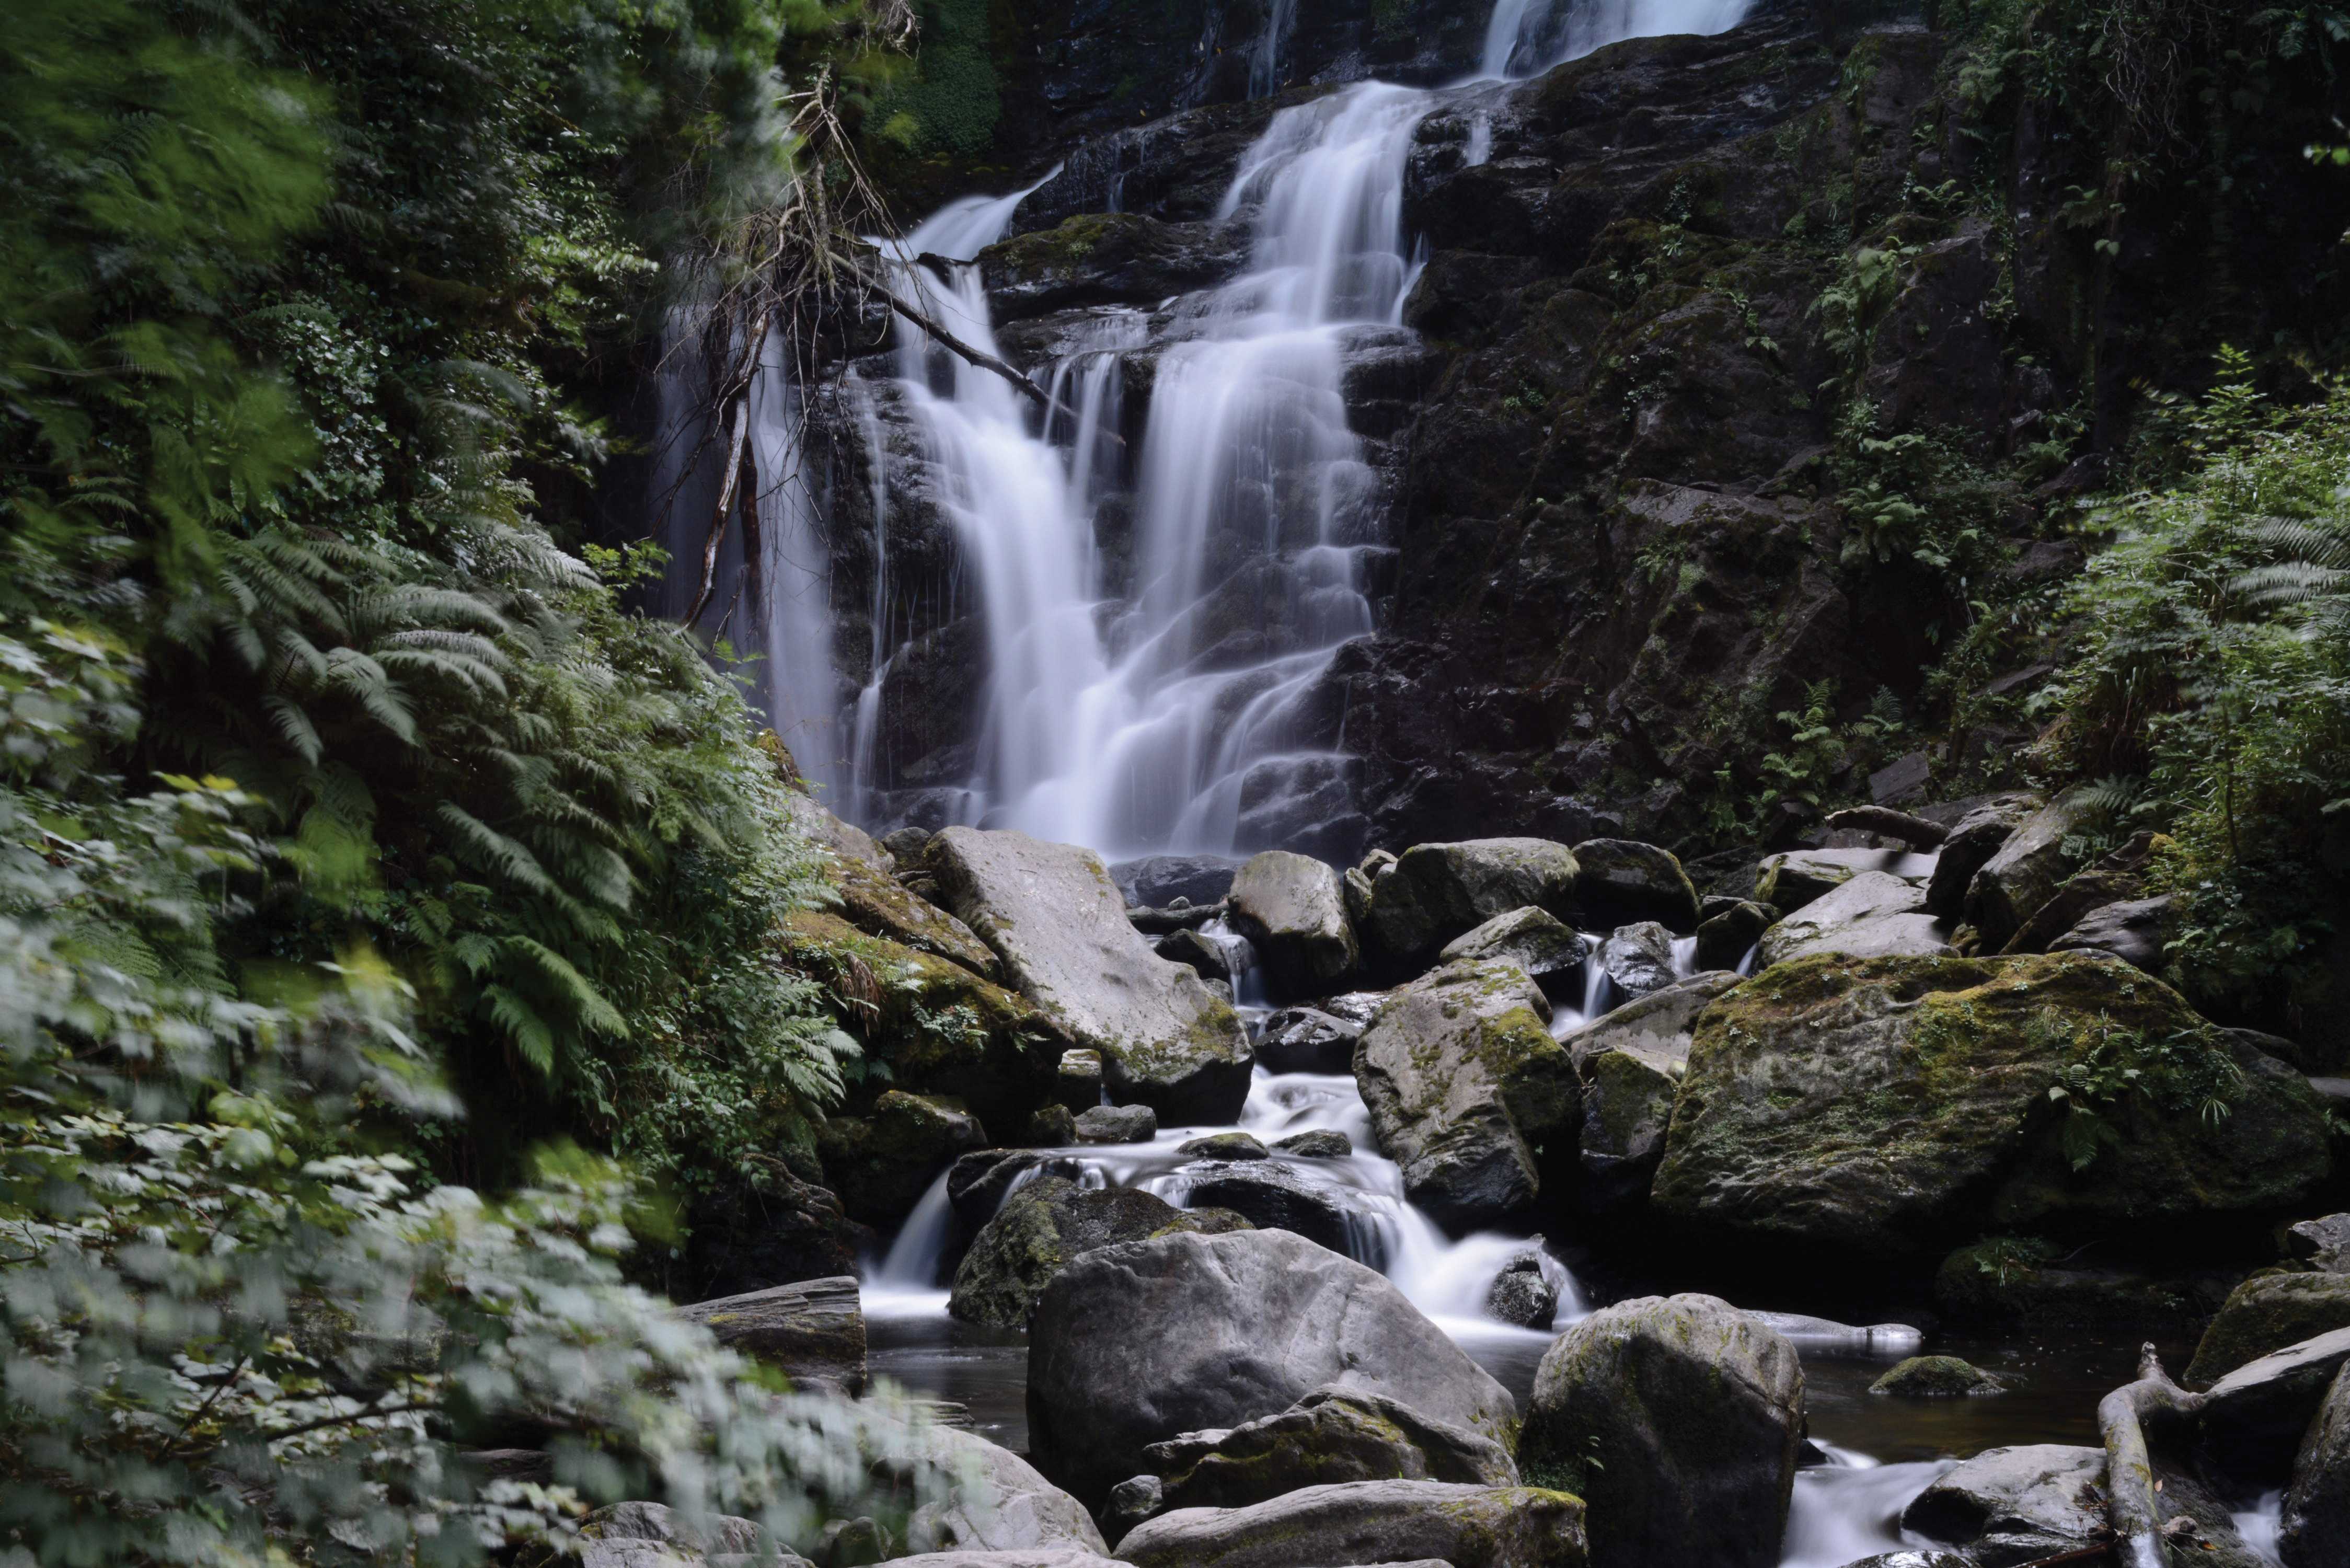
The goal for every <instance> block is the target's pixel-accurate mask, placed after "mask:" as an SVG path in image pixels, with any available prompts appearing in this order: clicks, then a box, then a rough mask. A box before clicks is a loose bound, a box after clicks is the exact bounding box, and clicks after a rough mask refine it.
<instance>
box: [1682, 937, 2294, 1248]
mask: <svg viewBox="0 0 2350 1568" xmlns="http://www.w3.org/2000/svg"><path fill="white" fill-rule="evenodd" d="M2116 1027H2118V1028H2120V1029H2122V1030H2126V1031H2131V1032H2134V1034H2133V1037H2134V1038H2137V1039H2142V1040H2161V1041H2169V1042H2178V1043H2180V1044H2178V1047H2177V1049H2178V1054H2177V1055H2176V1056H2175V1057H2174V1058H2172V1059H2170V1060H2169V1061H2168V1064H2166V1065H2164V1066H2162V1067H2160V1068H2158V1069H2156V1070H2158V1071H2159V1072H2160V1073H2162V1074H2164V1075H2166V1076H2165V1078H2164V1082H2165V1083H2167V1084H2168V1085H2169V1091H2168V1098H2167V1099H2164V1098H2156V1099H2155V1100H2154V1101H2153V1102H2152V1103H2151V1104H2148V1103H2145V1102H2143V1101H2137V1100H2133V1101H2132V1102H2130V1103H2128V1104H2126V1105H2114V1106H2109V1107H2108V1108H2107V1109H2106V1110H2105V1111H2104V1112H2103V1113H2093V1114H2101V1115H2102V1116H2103V1120H2102V1122H2101V1124H2100V1126H2099V1127H2098V1128H2097V1129H2095V1136H2096V1137H2097V1140H2098V1141H2097V1150H2096V1153H2095V1158H2092V1159H2090V1160H2088V1161H2087V1162H2086V1163H2085V1165H2083V1166H2082V1167H2081V1168H2078V1169H2076V1168H2074V1159H2073V1158H2071V1157H2069V1156H2068V1155H2067V1154H2066V1153H2065V1148H2066V1146H2067V1139H2066V1137H2065V1132H2066V1129H2065V1128H2064V1127H2062V1126H2060V1125H2059V1124H2060V1121H2061V1119H2062V1118H2063V1117H2064V1116H2066V1115H2068V1114H2070V1113H2067V1112H2064V1111H2063V1110H2060V1109H2058V1108H2057V1103H2056V1102H2055V1101H2054V1100H2052V1099H2051V1098H2050V1096H2049V1094H2048V1090H2049V1089H2050V1088H2051V1087H2052V1086H2056V1085H2058V1082H2059V1077H2060V1075H2061V1074H2062V1073H2063V1072H2064V1070H2065V1069H2066V1068H2067V1066H2068V1065H2070V1064H2072V1063H2073V1062H2074V1060H2075V1058H2076V1057H2077V1056H2078V1055H2079V1054H2081V1053H2082V1052H2084V1051H2087V1050H2090V1049H2092V1047H2093V1044H2094V1037H2101V1036H2102V1034H2103V1033H2104V1032H2105V1031H2106V1030H2108V1029H2112V1028H2116ZM2083 1031H2088V1032H2089V1033H2082V1032H2083ZM2125 1065H2126V1064H2125ZM2116 1070H2117V1071H2118V1070H2120V1069H2118V1068H2117V1069H2116ZM2196 1085H2200V1087H2199V1088H2198V1087H2196ZM2223 1085H2224V1086H2223ZM2212 1092H2220V1093H2224V1094H2225V1095H2227V1096H2229V1098H2230V1106H2231V1110H2230V1115H2228V1116H2225V1117H2222V1118H2220V1119H2219V1121H2218V1125H2216V1126H2214V1125H2212V1123H2211V1121H2210V1118H2208V1117H2206V1116H2203V1115H2201V1114H2200V1113H2199V1108H2198V1107H2199V1104H2200V1103H2201V1101H2202V1100H2203V1099H2204V1098H2205V1096H2207V1095H2208V1094H2210V1093H2212ZM2087 1130H2091V1129H2076V1130H2075V1132H2074V1137H2073V1139H2072V1147H2073V1148H2074V1151H2075V1153H2077V1152H2078V1150H2079V1148H2080V1147H2081V1146H2080V1143H2079V1138H2080V1137H2081V1136H2082V1132H2083V1131H2087ZM2324 1136H2325V1135H2324V1123H2323V1120H2322V1116H2321V1114H2320V1111H2319V1108H2318V1106H2317V1102H2316V1099H2315V1096H2314V1095H2313V1094H2312V1093H2311V1092H2310V1091H2309V1089H2308V1087H2307V1085H2306V1084H2305V1083H2304V1082H2303V1080H2301V1079H2300V1078H2299V1077H2298V1076H2297V1075H2294V1074H2293V1073H2292V1072H2291V1070H2290V1069H2287V1068H2285V1067H2283V1065H2282V1064H2279V1063H2276V1062H2273V1061H2272V1060H2269V1059H2268V1058H2265V1057H2262V1056H2260V1054H2258V1053H2257V1052H2251V1051H2248V1050H2246V1049H2245V1048H2243V1047H2241V1044H2240V1043H2237V1042H2234V1041H2232V1040H2229V1039H2227V1038H2225V1037H2223V1036H2221V1035H2220V1033H2218V1032H2217V1031H2215V1030H2212V1029H2211V1028H2210V1026H2209V1025H2208V1024H2206V1023H2203V1022H2202V1021H2201V1020H2200V1019H2199V1018H2198V1017H2196V1016H2195V1014H2194V1013H2193V1012H2190V1011H2189V1009H2188V1007H2187V1005H2186V1003H2185V1002H2182V1001H2181V1000H2180V999H2179V998H2178V995H2177V994H2176V993H2174V992H2171V991H2169V990H2168V988H2167V987H2164V986H2162V985H2160V984H2158V983H2157V982H2155V981H2150V980H2148V979H2147V977H2146V976H2145V975H2143V974H2141V973H2139V972H2138V971H2136V970H2133V969H2130V968H2128V967H2127V966H2126V965H2124V964H2122V963H2120V962H2118V961H2115V960H2113V959H2110V958H2095V959H2093V958H2089V957H2086V956H2084V955H2078V954H2061V955H2050V956H2047V957H2033V958H2012V959H2000V960H1991V961H1965V960H1955V959H1921V958H1891V959H1857V960H1850V959H1838V958H1833V957H1831V958H1812V959H1804V960H1800V961H1796V962H1794V963H1790V964H1785V965H1782V966H1780V967H1778V968H1776V969H1773V970H1769V971H1764V972H1763V974H1760V975H1758V976H1756V977H1755V978H1754V979H1753V980H1752V981H1748V982H1747V983H1746V984H1744V985H1742V986H1741V987H1739V988H1738V989H1737V990H1736V991H1734V992H1730V993H1729V994H1727V995H1725V996H1723V997H1722V998H1721V999H1720V1000H1719V1001H1717V1002H1715V1003H1714V1004H1713V1005H1712V1006H1711V1007H1709V1008H1708V1009H1707V1010H1706V1012H1704V1013H1703V1014H1702V1015H1701V1016H1700V1020H1699V1023H1698V1028H1697V1033H1696V1036H1695V1039H1694V1042H1693V1044H1692V1045H1691V1048H1690V1059H1689V1069H1688V1075H1687V1076H1686V1077H1685V1078H1684V1079H1683V1081H1682V1084H1681V1088H1680V1092H1679V1096H1678V1097H1677V1099H1676V1101H1675V1103H1674V1108H1673V1122H1672V1130H1671V1134H1670V1137H1669V1140H1668V1144H1667V1147H1666V1152H1665V1158H1664V1163H1663V1165H1662V1166H1661V1168H1659V1171H1658V1175H1657V1182H1656V1189H1655V1201H1656V1202H1657V1203H1658V1204H1659V1206H1660V1207H1662V1208H1663V1209H1665V1210H1667V1211H1668V1212H1670V1213H1672V1214H1675V1215H1677V1216H1679V1217H1680V1218H1682V1219H1685V1220H1694V1221H1698V1222H1700V1223H1701V1224H1704V1225H1708V1226H1711V1227H1714V1228H1717V1229H1718V1230H1719V1231H1722V1232H1726V1233H1729V1234H1731V1235H1734V1236H1737V1237H1740V1238H1742V1239H1747V1240H1761V1239H1763V1238H1773V1239H1775V1240H1777V1241H1783V1242H1797V1243H1804V1244H1809V1245H1814V1246H1820V1247H1829V1248H1852V1249H1857V1250H1861V1251H1866V1252H1869V1253H1871V1254H1873V1255H1898V1254H1907V1253H1914V1252H1915V1251H1918V1250H1919V1249H1921V1248H1924V1247H1929V1246H1931V1245H1932V1244H1933V1243H1934V1242H1935V1241H1937V1240H1938V1239H1939V1240H1941V1241H1943V1242H1944V1244H1946V1245H1947V1244H1948V1243H1949V1242H1950V1241H1956V1240H1960V1239H1962V1237H1961V1235H1960V1234H1959V1233H1960V1232H1965V1233H1968V1234H1971V1235H1976V1236H1980V1235H1982V1234H1984V1233H1986V1232H1993V1231H2030V1232H2040V1233H2051V1234H2054V1233H2064V1232H2067V1231H2077V1232H2087V1233H2098V1232H2106V1233H2112V1232H2123V1233H2129V1232H2136V1233H2146V1232H2151V1231H2161V1230H2163V1228H2165V1227H2175V1226H2178V1225H2180V1224H2187V1223H2199V1222H2204V1221H2206V1220H2208V1219H2209V1218H2210V1216H2212V1215H2217V1214H2226V1213H2230V1212H2235V1213H2257V1212H2260V1211H2262V1210H2271V1209H2277V1208H2282V1207H2285V1206H2288V1205H2290V1204H2292V1203H2293V1202H2294V1201H2295V1200H2296V1199H2299V1198H2300V1197H2301V1196H2302V1195H2303V1194H2304V1193H2305V1192H2307V1191H2308V1190H2310V1189H2312V1188H2313V1186H2314V1184H2315V1183H2317V1182H2319V1181H2322V1180H2323V1179H2324V1176H2325V1173H2326V1172H2327V1170H2328V1169H2329V1168H2330V1159H2329V1157H2328V1155H2327V1153H2326V1149H2325V1142H2324Z"/></svg>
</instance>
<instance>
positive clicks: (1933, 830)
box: [1827, 805, 1950, 849]
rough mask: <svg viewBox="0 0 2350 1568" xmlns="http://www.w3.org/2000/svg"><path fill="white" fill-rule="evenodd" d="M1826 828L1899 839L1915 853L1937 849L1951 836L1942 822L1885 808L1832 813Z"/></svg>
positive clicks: (1862, 807) (1859, 807)
mask: <svg viewBox="0 0 2350 1568" xmlns="http://www.w3.org/2000/svg"><path fill="white" fill-rule="evenodd" d="M1827 825H1828V826H1829V827H1831V828H1837V827H1849V828H1852V829H1854V830H1855V831H1856V832H1860V833H1879V834H1883V835H1884V836H1886V837H1887V838H1898V839H1899V840H1900V841H1901V842H1902V843H1904V844H1907V845H1908V846H1910V847H1911V848H1912V849H1933V848H1937V847H1939V846H1940V844H1941V842H1942V840H1944V839H1945V838H1948V837H1949V836H1950V829H1949V828H1947V827H1944V826H1942V825H1941V824H1940V823H1939V822H1929V821H1927V820H1926V819H1925V818H1924V817H1922V816H1912V815H1909V814H1908V812H1906V811H1895V810H1893V809H1892V808H1890V807H1888V806H1882V805H1856V806H1854V807H1852V808H1851V809H1849V810H1846V811H1836V812H1830V813H1829V814H1828V819H1827Z"/></svg>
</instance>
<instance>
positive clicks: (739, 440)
mask: <svg viewBox="0 0 2350 1568" xmlns="http://www.w3.org/2000/svg"><path fill="white" fill-rule="evenodd" d="M750 436H751V399H750V394H749V393H748V392H747V391H746V392H743V393H742V394H740V395H738V396H737V397H736V398H735V399H734V406H733V413H732V414H731V416H730V417H729V419H728V421H727V429H726V466H725V467H724V468H723V469H722V470H721V471H720V477H719V481H718V504H717V505H716V506H715V507H714V508H712V511H711V514H710V530H709V532H708V533H706V534H705V535H702V590H701V591H700V592H699V593H697V594H695V595H694V596H693V607H692V608H691V609H690V610H688V611H686V612H685V624H686V625H688V626H692V625H694V624H695V623H696V622H698V621H700V620H701V619H702V611H703V610H706V609H708V608H709V607H710V596H711V593H712V590H713V589H714V588H715V587H716V585H717V582H718V547H719V545H722V544H723V543H724V542H725V539H726V519H727V518H728V517H729V516H730V515H731V514H733V510H734V492H735V491H736V489H737V488H739V487H740V485H741V483H742V477H743V448H744V447H745V446H746V445H747V444H748V443H749V441H750Z"/></svg>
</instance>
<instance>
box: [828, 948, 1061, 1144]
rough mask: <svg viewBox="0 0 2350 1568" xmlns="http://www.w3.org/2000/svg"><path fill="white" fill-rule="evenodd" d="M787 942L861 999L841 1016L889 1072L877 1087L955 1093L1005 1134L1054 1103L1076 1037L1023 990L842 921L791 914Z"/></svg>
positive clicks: (833, 983)
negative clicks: (1060, 1074)
mask: <svg viewBox="0 0 2350 1568" xmlns="http://www.w3.org/2000/svg"><path fill="white" fill-rule="evenodd" d="M781 941H782V945H783V949H784V952H785V956H786V957H787V958H788V959H790V961H792V962H793V964H794V965H795V966H796V967H797V968H799V969H800V970H802V971H804V972H806V973H808V974H812V975H815V976H816V977H817V978H819V979H821V980H823V981H826V982H827V984H828V985H829V986H830V988H831V989H832V991H833V992H834V993H835V994H836V995H841V996H854V997H858V999H859V1004H858V1005H856V1006H850V1007H845V1008H843V1009H842V1010H841V1023H842V1025H843V1027H845V1028H846V1029H847V1031H848V1032H849V1033H852V1034H854V1035H856V1036H857V1038H858V1042H859V1044H862V1045H863V1046H864V1047H865V1055H866V1059H867V1061H868V1062H870V1063H878V1064H881V1065H883V1066H886V1067H887V1068H888V1069H889V1071H888V1073H887V1074H886V1075H883V1074H878V1073H877V1074H872V1075H870V1077H871V1079H872V1080H873V1081H875V1082H882V1081H886V1082H888V1083H889V1084H890V1085H892V1086H894V1087H897V1088H899V1089H906V1090H910V1091H913V1092H915V1093H919V1094H930V1095H946V1096H952V1097H953V1098H955V1099H958V1100H960V1101H962V1103H963V1104H964V1105H965V1106H969V1107H970V1109H971V1112H972V1115H974V1116H978V1117H979V1119H980V1120H981V1121H983V1122H986V1123H989V1124H991V1125H993V1126H994V1127H998V1128H999V1129H1008V1128H1011V1127H1017V1126H1018V1125H1019V1124H1020V1122H1021V1121H1022V1120H1023V1119H1024V1118H1025V1117H1026V1116H1027V1115H1028V1113H1029V1112H1031V1111H1032V1110H1034V1109H1035V1107H1036V1106H1039V1105H1041V1104H1044V1103H1045V1102H1046V1101H1049V1100H1050V1099H1052V1098H1053V1096H1054V1094H1055V1086H1056V1079H1057V1076H1058V1071H1059V1065H1060V1061H1061V1057H1062V1055H1063V1054H1064V1053H1065V1052H1066V1050H1067V1048H1068V1040H1067V1038H1066V1036H1065V1035H1064V1034H1063V1033H1062V1032H1061V1029H1060V1027H1059V1025H1057V1024H1056V1023H1054V1022H1053V1021H1052V1020H1051V1019H1050V1018H1048V1017H1046V1016H1045V1014H1044V1013H1043V1012H1039V1011H1038V1010H1037V1009H1036V1007H1035V1005H1034V1004H1033V1003H1031V1002H1029V1001H1028V1000H1027V999H1026V998H1025V997H1024V996H1021V995H1020V994H1019V993H1017V992H1012V991H1007V990H1005V989H1004V988H1003V986H1000V985H997V984H994V983H993V982H992V981H987V980H983V979H982V978H981V977H980V976H979V975H978V974H976V973H974V972H973V971H972V970H971V969H970V968H969V967H968V966H966V965H964V964H962V963H960V962H954V961H949V960H948V959H945V958H941V957H938V956H936V955H934V954H932V953H929V952H924V951H918V950H915V949H913V948H910V947H907V946H904V945H901V944H899V943H897V942H893V941H889V940H884V939H882V938H880V937H877V936H873V935H871V934H869V933H868V932H866V931H862V930H859V929H858V928H856V927H855V926H852V925H850V924H849V923H848V921H847V920H845V919H842V918H841V917H840V916H838V915H833V914H827V913H824V912H821V911H816V910H806V909H804V910H799V911H796V912H795V913H793V914H791V915H789V916H786V917H785V920H784V923H783V929H782V932H781ZM991 956H993V955H991Z"/></svg>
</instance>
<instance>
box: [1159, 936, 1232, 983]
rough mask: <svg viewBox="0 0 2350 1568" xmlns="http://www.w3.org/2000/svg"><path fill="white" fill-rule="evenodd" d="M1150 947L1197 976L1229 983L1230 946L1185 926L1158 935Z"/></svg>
mask: <svg viewBox="0 0 2350 1568" xmlns="http://www.w3.org/2000/svg"><path fill="white" fill-rule="evenodd" d="M1150 950H1151V951H1152V952H1155V953H1157V954H1158V955H1159V957H1160V958H1163V959H1165V960H1166V961H1168V962H1169V963H1180V964H1181V965H1182V966H1183V967H1184V968H1186V969H1188V970H1190V971H1191V972H1192V973H1194V974H1196V975H1198V976H1199V977H1200V978H1201V980H1206V981H1223V982H1224V983H1226V984H1227V985H1229V984H1230V983H1232V949H1231V948H1230V947H1229V946H1226V945H1224V944H1221V943H1218V942H1215V941H1212V940H1210V939H1209V938H1207V937H1205V936H1203V935H1201V933H1200V932H1199V931H1197V930H1194V929H1191V928H1190V927H1188V926H1187V927H1185V928H1183V929H1180V930H1178V931H1175V932H1172V933H1170V935H1167V936H1163V937H1161V938H1159V940H1157V941H1155V942H1153V943H1152V944H1151V945H1150Z"/></svg>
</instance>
